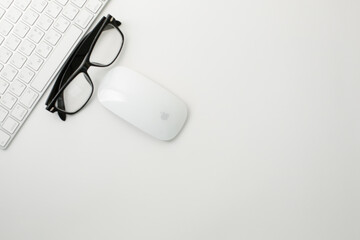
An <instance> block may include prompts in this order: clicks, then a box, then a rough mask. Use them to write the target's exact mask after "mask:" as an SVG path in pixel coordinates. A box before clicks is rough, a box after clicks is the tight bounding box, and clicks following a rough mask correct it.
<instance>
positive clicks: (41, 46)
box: [36, 42, 52, 58]
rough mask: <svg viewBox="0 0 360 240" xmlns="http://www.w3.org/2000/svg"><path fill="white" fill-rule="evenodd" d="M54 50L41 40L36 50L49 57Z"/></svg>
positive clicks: (42, 55)
mask: <svg viewBox="0 0 360 240" xmlns="http://www.w3.org/2000/svg"><path fill="white" fill-rule="evenodd" d="M51 50H52V47H51V46H50V45H48V44H46V43H45V42H41V43H40V44H39V45H38V47H37V48H36V52H37V53H38V54H39V55H40V56H41V57H43V58H47V57H48V56H49V54H50V52H51Z"/></svg>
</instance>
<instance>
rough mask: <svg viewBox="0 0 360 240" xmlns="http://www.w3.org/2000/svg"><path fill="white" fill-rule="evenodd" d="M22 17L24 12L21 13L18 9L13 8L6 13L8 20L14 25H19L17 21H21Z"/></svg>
mask: <svg viewBox="0 0 360 240" xmlns="http://www.w3.org/2000/svg"><path fill="white" fill-rule="evenodd" d="M21 15H22V12H20V11H19V10H17V9H16V8H11V9H10V10H9V11H8V12H7V13H6V18H7V19H9V20H10V21H11V22H12V23H17V21H19V18H20V17H21Z"/></svg>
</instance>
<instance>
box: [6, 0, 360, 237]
mask: <svg viewBox="0 0 360 240" xmlns="http://www.w3.org/2000/svg"><path fill="white" fill-rule="evenodd" d="M359 10H360V2H359V1H351V0H290V1H289V0H272V1H270V0H251V1H239V0H223V1H215V0H207V1H205V0H181V1H168V0H152V1H148V0H136V1H134V0H121V1H118V0H112V1H111V3H110V4H109V5H108V6H107V7H106V8H105V10H104V12H103V14H107V13H111V14H113V15H114V16H115V17H116V18H118V19H120V20H121V21H122V22H123V26H122V30H123V31H124V33H125V35H126V40H127V42H126V47H125V48H124V51H123V53H122V55H121V57H120V58H119V60H118V61H117V63H116V64H115V65H122V66H126V67H130V68H132V69H134V70H136V71H139V72H141V73H143V74H144V75H146V76H148V77H150V78H152V79H153V80H155V81H157V82H158V83H160V84H161V85H162V86H164V87H166V88H167V89H169V90H170V91H172V92H173V93H175V94H176V95H178V96H179V97H180V98H182V99H183V100H184V101H185V102H186V103H187V104H188V106H189V109H190V111H191V113H190V117H189V121H188V122H187V125H186V127H185V129H184V131H183V132H182V134H181V135H180V136H179V137H178V138H177V139H176V140H175V141H173V142H171V143H164V142H160V141H157V140H155V139H153V138H151V137H149V136H148V135H146V134H144V133H142V132H140V131H139V130H137V129H135V128H134V127H132V126H131V125H129V124H127V123H125V122H124V121H122V120H121V119H119V118H117V117H115V116H114V115H112V114H111V113H109V112H108V111H107V110H105V109H104V108H102V107H101V105H100V104H99V103H98V102H97V100H96V98H95V97H94V98H93V99H92V102H91V103H90V104H89V105H88V106H87V107H86V108H85V109H84V110H83V111H82V112H80V113H79V114H77V115H76V116H74V117H70V118H69V119H68V121H66V122H65V123H64V122H61V121H60V120H59V119H58V118H57V116H56V115H55V114H50V113H48V112H47V111H45V109H44V102H45V97H44V98H43V99H42V100H41V101H40V103H39V105H38V106H37V107H36V109H35V110H34V112H33V113H32V115H31V116H30V118H29V119H28V121H27V122H26V124H25V125H24V127H23V128H22V130H21V131H20V132H19V135H18V136H17V137H16V138H15V140H14V141H13V143H12V145H11V146H10V148H9V149H8V150H7V151H2V152H0V239H2V240H42V239H44V240H64V239H66V240H98V239H109V240H113V239H124V240H125V239H126V240H140V239H141V240H142V239H146V240H162V239H164V240H176V239H179V240H180V239H181V240H184V239H186V240H191V239H194V240H195V239H196V240H199V239H201V240H218V239H231V240H239V239H246V240H252V239H254V240H255V239H256V240H263V239H267V240H269V239H274V240H289V239H290V240H295V239H299V240H304V239H307V240H309V239H311V240H312V239H313V240H319V239H326V240H338V239H346V240H358V239H360V227H359V226H360V207H359V202H360V175H359V170H360V163H359V160H360V148H359V144H360V137H359V136H360V113H359V112H360V107H359V106H360V105H359V102H360V96H359V91H360V68H359V63H360V55H359V54H360V44H359V43H360V28H359V21H360V15H359ZM106 71H107V70H94V71H92V76H93V79H94V82H95V84H96V86H98V84H99V83H100V82H101V78H102V77H103V76H104V74H105V73H106Z"/></svg>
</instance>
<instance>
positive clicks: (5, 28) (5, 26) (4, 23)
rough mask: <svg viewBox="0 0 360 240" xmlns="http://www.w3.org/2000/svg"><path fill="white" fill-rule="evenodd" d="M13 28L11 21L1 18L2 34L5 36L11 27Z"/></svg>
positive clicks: (0, 28)
mask: <svg viewBox="0 0 360 240" xmlns="http://www.w3.org/2000/svg"><path fill="white" fill-rule="evenodd" d="M12 28H13V25H12V24H11V23H9V22H8V21H6V20H2V21H1V22H0V34H2V35H3V36H7V35H8V34H9V33H10V31H11V29H12Z"/></svg>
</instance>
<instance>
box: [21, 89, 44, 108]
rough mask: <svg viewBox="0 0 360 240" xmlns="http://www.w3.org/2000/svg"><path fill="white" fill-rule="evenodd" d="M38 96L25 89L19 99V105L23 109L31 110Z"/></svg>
mask: <svg viewBox="0 0 360 240" xmlns="http://www.w3.org/2000/svg"><path fill="white" fill-rule="evenodd" d="M38 96H39V95H38V94H37V93H36V92H34V91H33V90H31V89H29V88H28V89H26V90H25V92H24V93H23V95H22V96H21V98H20V103H22V104H23V105H24V106H25V107H27V108H31V107H32V105H33V104H34V102H35V101H36V99H37V97H38Z"/></svg>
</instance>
